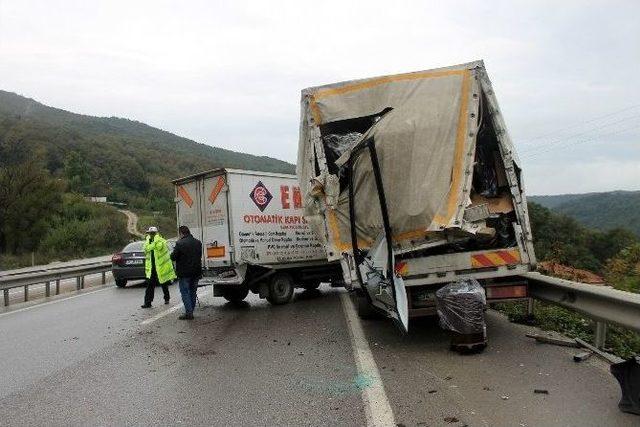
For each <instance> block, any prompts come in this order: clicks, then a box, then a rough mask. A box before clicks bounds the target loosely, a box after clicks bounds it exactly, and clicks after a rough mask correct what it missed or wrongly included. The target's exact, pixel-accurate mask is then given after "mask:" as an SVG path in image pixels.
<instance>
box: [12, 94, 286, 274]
mask: <svg viewBox="0 0 640 427" xmlns="http://www.w3.org/2000/svg"><path fill="white" fill-rule="evenodd" d="M222 166H224V167H233V168H240V169H254V170H261V171H269V172H288V173H291V172H294V169H295V167H294V165H292V164H289V163H286V162H283V161H281V160H277V159H273V158H270V157H259V156H252V155H249V154H244V153H238V152H234V151H230V150H224V149H221V148H216V147H211V146H209V145H205V144H199V143H197V142H194V141H191V140H189V139H186V138H181V137H179V136H176V135H174V134H172V133H169V132H165V131H163V130H160V129H156V128H153V127H151V126H147V125H145V124H144V123H140V122H135V121H132V120H127V119H121V118H116V117H109V118H107V117H91V116H84V115H80V114H74V113H70V112H68V111H64V110H60V109H57V108H51V107H47V106H46V105H43V104H40V103H38V102H36V101H34V100H32V99H28V98H25V97H22V96H19V95H16V94H14V93H10V92H4V91H0V268H10V267H16V266H21V265H24V264H26V263H27V262H28V261H29V259H30V258H31V256H32V255H33V256H35V259H36V260H37V262H46V261H48V260H52V259H65V258H78V257H85V256H91V255H95V254H100V253H108V252H110V251H113V250H116V249H118V248H120V247H122V245H123V244H124V243H126V241H127V240H128V239H129V238H130V236H128V235H127V233H126V228H125V221H124V216H123V215H122V214H120V213H119V212H117V211H116V210H115V209H113V208H111V207H109V206H105V205H96V204H93V203H89V202H87V201H85V200H84V199H83V197H82V196H87V195H93V196H107V198H108V199H109V200H110V201H118V202H125V203H127V204H128V205H129V207H130V208H133V209H135V210H137V211H138V212H146V213H148V215H147V216H145V217H144V218H147V217H148V218H147V219H148V221H151V222H153V223H154V224H155V225H158V224H163V232H165V233H167V234H171V233H172V230H171V228H172V227H171V226H170V225H169V224H175V218H174V215H175V209H174V204H173V186H172V184H171V180H172V179H175V178H178V177H181V176H185V175H190V174H193V173H195V172H199V171H203V170H207V169H213V168H215V167H222ZM144 218H143V219H144Z"/></svg>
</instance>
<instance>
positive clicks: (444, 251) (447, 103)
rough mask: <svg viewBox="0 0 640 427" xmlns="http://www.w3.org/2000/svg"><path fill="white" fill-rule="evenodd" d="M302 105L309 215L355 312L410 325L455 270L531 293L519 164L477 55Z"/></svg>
mask: <svg viewBox="0 0 640 427" xmlns="http://www.w3.org/2000/svg"><path fill="white" fill-rule="evenodd" d="M301 108H302V112H301V124H300V143H299V150H298V164H297V174H298V178H299V181H300V183H301V188H302V193H303V196H304V205H305V212H304V215H305V218H306V219H307V221H308V222H309V223H310V224H311V225H312V226H313V228H314V229H315V230H316V232H317V234H318V236H319V237H320V239H321V240H322V243H323V247H324V249H325V255H326V257H327V259H328V260H329V261H336V262H338V261H339V262H340V264H341V267H342V273H343V278H344V281H345V283H346V285H347V287H348V288H350V289H353V290H355V291H356V293H357V294H358V296H359V304H358V305H359V309H360V311H361V313H362V314H365V312H366V311H367V309H370V308H371V307H374V308H375V309H377V311H382V312H384V313H385V314H386V315H388V316H389V317H391V318H392V319H394V320H395V321H396V322H397V323H398V325H399V326H400V327H401V328H402V329H404V330H405V331H406V330H407V329H408V319H409V317H411V316H418V315H431V314H435V313H436V302H435V293H436V291H437V290H438V289H439V288H441V287H442V286H444V285H445V284H447V283H450V282H454V281H457V280H460V279H476V280H478V281H479V282H480V283H481V284H482V286H483V287H484V289H485V292H486V297H487V301H488V302H496V301H505V300H517V299H526V298H528V297H529V294H528V285H527V283H526V281H523V279H520V278H518V275H521V274H523V273H526V272H528V271H530V270H531V269H533V268H534V266H535V255H534V251H533V244H532V236H531V229H530V224H529V218H528V213H527V204H526V199H525V191H524V185H523V182H522V176H521V169H520V165H519V163H518V160H517V157H516V153H515V151H514V148H513V145H512V143H511V140H510V138H509V134H508V133H507V129H506V127H505V123H504V120H503V117H502V114H501V112H500V109H499V107H498V102H497V99H496V96H495V94H494V91H493V89H492V87H491V82H490V81H489V78H488V76H487V73H486V70H485V68H484V64H483V62H482V61H476V62H472V63H468V64H462V65H457V66H452V67H447V68H440V69H434V70H429V71H420V72H414V73H407V74H399V75H392V76H384V77H376V78H369V79H362V80H354V81H348V82H342V83H336V84H330V85H325V86H319V87H313V88H309V89H305V90H303V91H302V105H301Z"/></svg>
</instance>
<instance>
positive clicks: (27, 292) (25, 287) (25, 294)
mask: <svg viewBox="0 0 640 427" xmlns="http://www.w3.org/2000/svg"><path fill="white" fill-rule="evenodd" d="M24 301H25V302H27V301H29V285H24Z"/></svg>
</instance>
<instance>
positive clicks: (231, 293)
mask: <svg viewBox="0 0 640 427" xmlns="http://www.w3.org/2000/svg"><path fill="white" fill-rule="evenodd" d="M247 295H249V288H246V287H244V286H238V287H232V288H226V289H225V290H223V291H222V298H224V299H226V300H227V301H229V302H232V303H239V302H240V301H242V300H244V299H245V298H246V297H247Z"/></svg>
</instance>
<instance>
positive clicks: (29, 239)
mask: <svg viewBox="0 0 640 427" xmlns="http://www.w3.org/2000/svg"><path fill="white" fill-rule="evenodd" d="M62 190H63V185H62V183H61V182H60V181H58V180H54V179H52V178H51V177H50V175H49V173H48V172H47V171H46V170H45V169H44V166H43V164H42V162H41V161H39V159H37V158H33V157H32V158H30V159H27V160H25V161H23V162H21V163H16V164H8V165H7V164H4V165H0V218H2V222H0V252H2V253H11V254H13V255H16V254H20V253H24V252H28V251H33V250H35V249H36V248H37V247H38V244H39V242H40V239H41V238H42V236H43V235H44V234H45V232H46V231H47V229H48V226H49V222H50V219H51V218H52V216H53V215H55V214H56V213H58V212H59V210H60V208H61V205H62Z"/></svg>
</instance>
